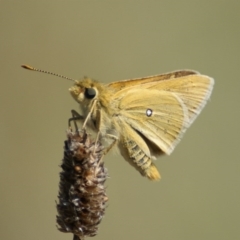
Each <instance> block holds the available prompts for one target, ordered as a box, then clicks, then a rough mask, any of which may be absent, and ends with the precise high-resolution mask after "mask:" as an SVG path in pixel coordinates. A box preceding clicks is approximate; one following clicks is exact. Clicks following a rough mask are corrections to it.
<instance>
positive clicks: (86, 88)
mask: <svg viewBox="0 0 240 240" xmlns="http://www.w3.org/2000/svg"><path fill="white" fill-rule="evenodd" d="M101 90H102V89H101V85H100V84H99V83H98V82H96V81H94V80H92V79H90V78H84V79H83V80H81V81H76V82H75V84H74V85H73V86H72V87H71V88H69V91H70V93H71V95H72V97H73V98H74V99H75V100H76V101H77V102H78V103H80V104H83V105H89V103H90V102H92V101H93V100H95V99H96V98H98V95H99V92H101Z"/></svg>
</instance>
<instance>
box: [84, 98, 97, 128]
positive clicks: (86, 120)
mask: <svg viewBox="0 0 240 240" xmlns="http://www.w3.org/2000/svg"><path fill="white" fill-rule="evenodd" d="M96 103H97V100H94V101H93V104H92V106H91V109H90V111H89V113H88V115H87V117H86V118H85V120H84V123H83V126H82V129H85V128H86V125H87V122H88V119H89V118H90V116H91V114H92V113H93V110H94V107H95V106H96Z"/></svg>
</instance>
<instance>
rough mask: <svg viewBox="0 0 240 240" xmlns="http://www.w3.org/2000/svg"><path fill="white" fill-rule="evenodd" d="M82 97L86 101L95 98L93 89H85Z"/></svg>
mask: <svg viewBox="0 0 240 240" xmlns="http://www.w3.org/2000/svg"><path fill="white" fill-rule="evenodd" d="M84 95H85V97H86V98H88V99H93V98H94V97H95V96H96V90H95V89H94V88H86V89H85V93H84Z"/></svg>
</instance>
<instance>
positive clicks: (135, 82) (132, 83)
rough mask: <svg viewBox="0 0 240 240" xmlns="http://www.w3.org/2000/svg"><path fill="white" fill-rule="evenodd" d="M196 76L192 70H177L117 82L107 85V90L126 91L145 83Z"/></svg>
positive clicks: (195, 72)
mask: <svg viewBox="0 0 240 240" xmlns="http://www.w3.org/2000/svg"><path fill="white" fill-rule="evenodd" d="M194 74H198V72H197V71H194V70H179V71H174V72H169V73H164V74H160V75H154V76H149V77H144V78H134V79H127V80H122V81H117V82H112V83H109V84H108V85H107V88H108V89H112V91H113V92H117V91H120V90H121V89H126V88H128V87H139V86H141V85H144V84H147V83H154V82H155V83H157V82H160V81H163V80H167V79H175V78H179V77H183V76H188V75H194Z"/></svg>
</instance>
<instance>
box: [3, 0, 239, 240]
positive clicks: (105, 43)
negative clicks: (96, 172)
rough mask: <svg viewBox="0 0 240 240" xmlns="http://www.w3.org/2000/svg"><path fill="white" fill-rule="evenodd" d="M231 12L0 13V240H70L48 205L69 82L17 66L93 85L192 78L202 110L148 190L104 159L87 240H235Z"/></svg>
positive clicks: (120, 163)
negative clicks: (102, 209) (202, 80)
mask: <svg viewBox="0 0 240 240" xmlns="http://www.w3.org/2000/svg"><path fill="white" fill-rule="evenodd" d="M239 9H240V2H239V1H234V0H232V1H231V0H230V1H229V0H225V1H223V0H210V1H207V0H198V1H197V0H196V1H190V0H188V1H187V0H185V1H167V0H164V1H140V0H138V1H137V0H136V1H97V0H96V1H60V0H59V1H56V0H55V1H7V0H5V1H1V2H0V31H1V32H0V39H1V41H0V61H1V67H0V69H1V70H0V81H1V88H0V91H1V94H0V104H1V105H0V108H1V120H0V136H1V140H0V141H1V142H0V144H1V158H0V239H4V240H12V239H18V240H28V239H29V240H30V239H31V240H32V239H34V240H38V239H51V240H54V239H58V240H64V239H72V235H71V234H64V233H61V232H58V230H57V229H56V227H55V225H56V223H55V215H56V208H55V200H57V194H58V182H59V172H60V168H59V164H60V162H61V159H62V155H63V141H64V140H65V138H66V136H65V130H66V129H67V119H68V118H69V117H70V110H71V109H76V110H77V109H78V106H77V103H75V102H74V100H73V99H72V98H71V96H70V95H69V92H68V88H69V87H70V86H71V84H72V83H71V82H69V81H67V80H64V79H60V78H56V77H53V76H50V75H46V74H45V75H44V74H40V73H34V72H30V71H26V70H24V69H22V68H20V65H21V64H31V65H33V66H34V67H37V68H41V69H45V70H49V71H53V72H57V73H59V74H63V75H67V76H69V77H72V78H76V79H78V78H81V77H83V76H84V75H87V76H89V77H92V78H95V79H98V80H99V81H102V82H111V81H116V80H122V79H127V78H135V77H144V76H148V75H153V74H160V73H163V72H168V71H172V70H176V69H184V68H188V69H195V70H198V71H200V72H201V73H204V74H207V75H209V76H211V77H213V78H214V79H215V87H214V90H213V94H212V96H211V100H210V101H209V102H208V104H207V106H206V108H205V109H204V110H203V112H202V113H201V115H200V116H199V117H198V119H197V120H196V122H194V124H193V125H192V126H191V128H190V129H189V130H188V131H187V133H186V134H185V136H184V138H183V140H182V141H181V143H180V144H179V145H178V146H177V148H176V149H175V151H174V153H173V154H172V155H171V156H168V157H162V158H160V159H159V160H158V161H157V162H156V164H157V166H158V168H159V170H160V173H161V175H162V180H161V181H160V182H155V183H154V182H150V181H148V180H147V179H145V178H143V177H141V176H140V175H139V173H137V172H136V171H135V170H134V169H133V168H132V167H131V166H130V165H129V164H128V163H126V162H125V161H124V160H123V159H122V158H121V157H120V156H119V155H117V154H115V153H111V154H109V155H108V157H107V158H106V160H105V162H106V166H107V168H108V170H109V175H110V178H109V179H108V181H107V182H106V186H107V193H108V197H109V206H108V208H107V210H106V215H105V217H104V219H103V221H102V223H101V224H100V229H99V234H98V235H97V236H96V237H95V239H99V240H100V239H104V240H106V239H114V240H123V239H125V240H127V239H138V240H146V239H149V240H151V239H152V240H153V239H154V240H155V239H161V240H192V239H194V240H203V239H204V240H215V239H218V240H225V239H239V236H240V220H239V219H240V218H239V217H240V193H239V190H240V188H239V183H240V157H239V155H240V154H239V149H240V147H239V139H240V137H239V134H240V127H239V124H240V94H239V92H240V77H239V69H240V30H239V26H240V15H239Z"/></svg>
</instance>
